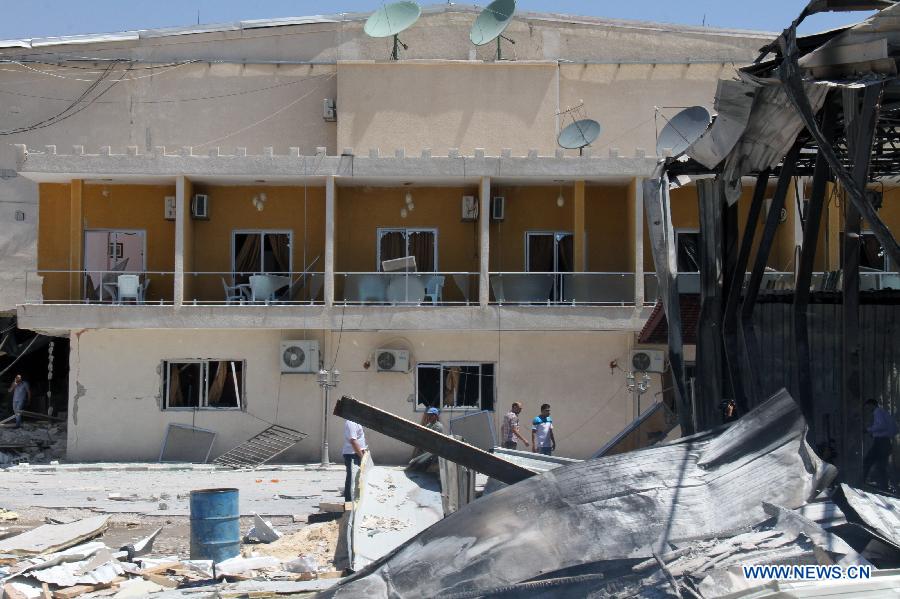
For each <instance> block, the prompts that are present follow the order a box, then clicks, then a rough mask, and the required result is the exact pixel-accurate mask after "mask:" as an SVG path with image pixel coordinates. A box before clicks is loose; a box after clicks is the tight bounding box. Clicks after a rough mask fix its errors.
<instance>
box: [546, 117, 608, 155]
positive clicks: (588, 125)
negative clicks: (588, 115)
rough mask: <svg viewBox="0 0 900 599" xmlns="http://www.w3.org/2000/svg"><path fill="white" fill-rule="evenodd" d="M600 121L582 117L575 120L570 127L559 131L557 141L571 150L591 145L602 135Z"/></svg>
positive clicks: (562, 146)
mask: <svg viewBox="0 0 900 599" xmlns="http://www.w3.org/2000/svg"><path fill="white" fill-rule="evenodd" d="M600 130H601V128H600V123H598V122H597V121H595V120H593V119H581V120H578V121H573V122H572V123H571V124H570V125H569V126H568V127H566V128H565V129H563V130H562V131H560V132H559V137H557V138H556V143H558V144H559V146H560V147H561V148H566V149H569V150H579V153H580V151H581V150H583V149H584V147H585V146H589V145H591V144H592V143H594V141H595V140H596V139H597V138H598V137H600Z"/></svg>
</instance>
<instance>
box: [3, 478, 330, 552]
mask: <svg viewBox="0 0 900 599" xmlns="http://www.w3.org/2000/svg"><path fill="white" fill-rule="evenodd" d="M223 487H233V488H237V489H238V490H239V492H240V511H241V516H242V518H241V532H242V533H246V532H247V530H249V528H250V527H251V526H252V514H253V513H254V512H256V513H258V514H260V515H261V516H265V517H266V519H268V520H271V521H272V524H273V525H274V526H275V528H276V529H278V530H279V531H281V532H284V533H290V532H294V531H297V530H300V529H301V528H303V527H304V526H306V524H305V523H304V522H302V521H300V522H294V521H293V518H292V516H295V515H306V514H311V513H316V512H318V511H319V509H318V506H319V502H321V501H330V502H340V501H343V497H342V495H343V487H344V468H343V466H330V467H328V468H321V467H319V466H318V465H315V466H285V467H263V468H261V469H258V470H253V471H234V470H215V469H212V468H211V467H209V466H194V467H190V466H187V467H179V466H174V465H160V464H146V465H141V464H127V465H110V464H103V465H102V466H101V465H86V464H85V465H78V464H66V465H62V466H58V467H49V466H47V467H16V468H8V469H5V470H0V508H4V509H7V510H11V511H14V512H17V513H18V514H19V518H18V520H15V521H11V522H4V523H2V526H0V536H5V535H8V534H10V533H15V532H18V531H23V530H28V529H30V528H33V527H35V526H38V525H40V524H44V523H45V519H46V518H48V517H49V518H54V519H57V520H65V521H68V520H75V519H78V518H84V517H88V516H93V515H97V514H98V513H101V514H102V513H108V514H110V515H111V518H110V527H109V530H108V531H107V532H106V533H105V534H104V536H103V539H102V540H103V541H104V542H105V543H107V545H109V546H110V547H118V546H121V545H124V544H127V543H130V542H132V541H134V540H137V539H140V538H142V537H144V536H146V535H147V534H149V533H150V532H152V531H153V530H154V529H155V528H156V527H159V526H162V527H163V531H162V533H161V534H160V536H159V537H158V538H157V540H156V542H155V543H154V552H153V553H154V554H159V555H179V556H182V557H185V558H186V557H187V556H188V554H189V546H190V543H189V539H190V524H189V519H188V516H189V502H188V500H189V496H190V492H191V491H192V490H199V489H209V488H223ZM163 508H164V509H163ZM2 528H6V529H7V530H6V532H5V533H3V532H2Z"/></svg>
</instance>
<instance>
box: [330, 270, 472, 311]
mask: <svg viewBox="0 0 900 599" xmlns="http://www.w3.org/2000/svg"><path fill="white" fill-rule="evenodd" d="M334 276H335V283H334V284H335V303H340V304H345V305H354V304H355V305H392V306H454V305H456V306H466V305H471V304H476V305H477V304H478V273H477V272H475V273H472V272H338V273H335V275H334Z"/></svg>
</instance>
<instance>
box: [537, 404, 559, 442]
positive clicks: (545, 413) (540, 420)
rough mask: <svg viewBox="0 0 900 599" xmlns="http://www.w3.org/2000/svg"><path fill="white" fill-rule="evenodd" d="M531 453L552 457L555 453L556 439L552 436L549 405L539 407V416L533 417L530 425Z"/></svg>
mask: <svg viewBox="0 0 900 599" xmlns="http://www.w3.org/2000/svg"><path fill="white" fill-rule="evenodd" d="M531 451H533V452H534V453H538V452H540V453H542V454H544V455H553V452H554V451H556V437H554V436H553V419H552V418H551V417H550V404H548V403H545V404H543V405H542V406H541V414H540V415H539V416H535V418H534V421H533V422H532V423H531Z"/></svg>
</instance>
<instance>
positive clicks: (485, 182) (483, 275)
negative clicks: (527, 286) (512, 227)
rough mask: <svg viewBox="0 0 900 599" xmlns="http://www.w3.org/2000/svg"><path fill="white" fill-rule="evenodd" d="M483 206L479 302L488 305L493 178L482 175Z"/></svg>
mask: <svg viewBox="0 0 900 599" xmlns="http://www.w3.org/2000/svg"><path fill="white" fill-rule="evenodd" d="M478 193H479V196H480V199H481V207H480V209H479V210H478V246H479V251H478V257H479V262H480V264H479V277H478V304H479V305H480V306H487V305H488V304H489V303H490V300H491V279H490V269H491V260H490V258H491V241H490V237H491V232H490V224H491V178H490V177H482V178H481V185H480V187H479V191H478Z"/></svg>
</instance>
